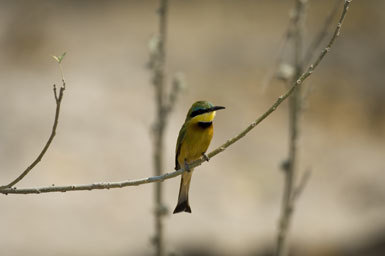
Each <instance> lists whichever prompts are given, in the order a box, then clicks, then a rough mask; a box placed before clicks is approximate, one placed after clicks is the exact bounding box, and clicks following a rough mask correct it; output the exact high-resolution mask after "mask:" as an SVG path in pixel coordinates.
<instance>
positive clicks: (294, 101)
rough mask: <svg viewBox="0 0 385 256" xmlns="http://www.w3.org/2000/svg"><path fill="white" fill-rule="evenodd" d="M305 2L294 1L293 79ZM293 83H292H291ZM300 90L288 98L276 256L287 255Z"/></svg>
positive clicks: (299, 65)
mask: <svg viewBox="0 0 385 256" xmlns="http://www.w3.org/2000/svg"><path fill="white" fill-rule="evenodd" d="M306 4H307V0H296V1H295V7H294V15H293V27H294V28H293V37H292V38H293V40H294V67H295V69H294V70H295V74H294V78H297V77H299V76H300V75H301V73H302V70H303V66H302V63H303V62H302V51H303V23H304V17H305V9H306ZM293 82H295V81H292V83H293ZM301 101H302V97H301V88H298V89H297V90H296V91H295V92H294V93H293V94H292V95H291V96H290V97H289V156H288V159H287V160H286V163H285V164H284V165H283V167H284V168H283V171H284V175H285V180H284V189H283V197H282V213H281V218H280V222H279V230H278V237H277V246H276V255H277V256H285V255H287V254H288V248H287V247H288V246H287V244H288V232H289V228H290V222H291V215H292V212H293V205H292V200H291V197H292V194H293V188H294V186H295V185H294V184H295V177H296V172H297V171H296V170H297V161H298V157H297V155H298V150H297V148H298V136H299V121H300V115H301V105H302V102H301Z"/></svg>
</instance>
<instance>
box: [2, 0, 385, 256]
mask: <svg viewBox="0 0 385 256" xmlns="http://www.w3.org/2000/svg"><path fill="white" fill-rule="evenodd" d="M293 4H294V1H288V0H287V1H284V0H275V1H269V0H259V1H251V0H248V1H246V0H241V1H219V0H218V1H214V0H210V1H207V0H206V1H205V0H199V1H182V0H180V1H176V0H175V1H170V9H169V19H168V20H169V27H168V41H167V70H168V73H167V79H168V81H169V82H168V88H170V87H171V86H170V81H171V78H172V76H173V74H175V72H178V71H182V72H183V73H184V75H185V79H186V81H187V84H188V86H187V88H186V89H185V90H184V91H183V92H182V93H181V94H180V97H179V99H178V102H177V105H176V108H175V110H174V112H173V113H172V114H171V116H170V122H169V124H168V127H167V132H166V148H165V151H166V152H165V155H166V156H167V157H166V159H165V163H166V167H167V168H166V170H167V171H171V170H172V169H173V168H174V150H175V143H176V138H177V134H178V131H179V129H180V127H181V125H182V123H183V122H184V118H185V114H186V113H187V110H188V108H189V107H190V105H191V104H192V103H193V102H194V101H196V100H209V101H211V102H213V103H214V104H217V105H223V106H226V110H225V111H222V112H219V113H218V115H217V118H216V120H215V135H214V138H213V141H212V143H211V147H210V149H214V148H215V147H217V146H219V145H220V144H222V143H223V142H224V141H225V140H226V139H228V138H230V137H232V136H234V135H236V134H237V133H239V132H240V131H241V130H242V129H244V128H245V127H246V126H247V125H248V124H249V123H250V122H252V121H253V120H254V119H255V118H256V117H258V116H259V115H260V114H262V113H263V112H264V111H265V110H266V109H267V108H268V107H269V106H270V105H271V104H272V103H273V101H274V100H275V99H276V97H278V96H279V95H280V94H282V93H283V92H284V91H285V90H286V88H285V86H284V85H283V84H282V83H281V82H279V81H272V83H271V84H270V86H268V87H267V88H263V86H262V84H263V81H264V79H265V78H266V75H267V74H268V73H269V72H271V68H272V66H273V65H274V63H275V60H276V58H277V51H278V49H279V47H280V45H281V43H282V37H283V34H284V33H285V31H286V29H287V26H288V21H289V14H290V10H291V9H292V7H293ZM157 6H158V3H157V1H115V0H113V1H96V0H92V1H90V0H89V1H86V0H82V1H77V0H76V1H75V0H67V1H59V0H57V1H52V0H51V1H48V0H47V1H37V0H36V1H27V0H25V1H22V0H20V1H19V0H12V1H11V0H0V86H1V87H0V88H1V93H0V123H1V129H0V142H1V144H0V163H1V167H0V169H1V171H0V181H1V182H0V184H6V183H8V182H9V181H10V180H12V179H14V178H15V177H16V176H17V175H18V174H19V173H21V171H22V170H24V168H25V167H26V166H27V165H29V164H30V163H31V162H32V161H33V160H34V159H35V157H36V156H37V154H38V153H39V152H40V150H41V148H42V147H43V145H44V143H45V142H46V140H47V138H48V136H49V133H50V131H51V126H52V122H53V117H54V110H55V101H54V97H53V94H52V84H53V83H60V72H59V69H58V66H57V64H56V63H55V61H54V60H53V59H52V58H51V55H60V54H62V53H63V52H64V51H66V52H67V56H66V57H65V59H64V62H63V68H64V73H65V77H66V81H67V90H66V91H65V95H64V99H63V103H62V110H61V117H60V123H59V127H58V130H57V136H56V138H55V140H54V142H53V144H52V146H51V148H50V149H49V151H48V152H47V154H46V155H45V157H44V159H43V161H42V162H41V163H40V164H39V165H38V166H37V167H36V168H35V169H33V171H32V172H31V173H30V174H29V175H28V176H27V177H26V178H25V179H24V180H23V181H22V182H20V183H19V184H18V186H19V187H29V186H43V185H51V184H55V185H65V184H82V183H93V182H98V181H119V180H124V179H134V178H142V177H147V176H152V172H153V170H152V140H151V133H150V127H151V125H152V123H153V121H154V118H155V117H154V113H155V105H154V101H153V99H154V90H153V87H152V85H151V83H150V78H151V76H150V73H149V71H148V70H147V69H146V63H147V61H148V56H149V54H148V47H147V45H148V41H149V39H150V38H151V37H152V35H154V34H155V33H156V32H157V28H158V27H157V26H158V24H157V16H156V14H155V10H156V8H157ZM333 6H334V1H329V0H312V1H310V3H309V8H308V12H307V21H306V23H305V33H306V37H305V39H306V40H307V42H310V40H311V39H312V38H313V37H314V35H316V34H317V33H318V32H319V30H320V29H321V27H322V26H323V23H324V19H325V17H326V16H327V15H328V14H329V13H330V9H331V8H332V7H333ZM341 7H342V6H340V8H341ZM384 9H385V2H384V1H382V0H367V1H353V3H352V6H351V8H350V10H349V13H348V16H347V17H346V20H345V23H344V26H343V31H342V34H341V38H339V39H338V40H337V41H336V43H335V45H334V47H333V49H332V51H331V52H330V54H329V55H327V56H326V58H325V59H324V61H323V62H322V63H321V65H320V66H319V68H317V70H316V72H314V74H313V75H312V76H311V77H310V78H309V79H308V80H307V82H306V84H305V86H311V91H310V95H309V97H308V99H307V103H306V106H305V110H304V115H303V118H302V122H301V138H300V146H299V147H300V149H299V161H300V163H299V170H300V172H301V173H302V172H303V171H305V170H307V169H311V170H312V176H311V179H310V180H309V183H308V184H307V187H306V189H305V191H304V193H303V194H302V195H301V198H300V200H299V201H298V203H297V204H296V208H295V213H294V216H293V223H292V227H291V228H292V229H291V232H290V244H291V247H292V255H311V256H313V255H317V256H319V255H323V256H328V255H333V256H337V255H338V256H340V255H343V256H344V255H357V256H358V255H366V256H367V255H369V256H373V255H385V185H384V184H385V160H384V159H385V139H384V136H385V99H384V95H385V87H384V80H385V73H384V69H385V47H384V45H385V30H384V25H385V16H384V15H383V10H384ZM339 13H340V12H338V15H339ZM335 18H337V17H335ZM334 24H335V23H333V26H332V29H334ZM327 38H329V37H327ZM322 45H325V43H323V44H322ZM318 52H319V49H317V53H318ZM287 123H288V118H287V103H284V104H283V105H281V107H280V108H279V109H278V110H277V111H276V112H275V113H273V115H271V116H270V117H269V118H267V119H266V120H265V121H264V122H262V123H261V125H259V126H258V127H256V128H255V130H253V131H252V132H251V133H250V134H249V135H247V137H245V138H244V139H242V140H241V141H239V142H238V143H236V144H234V145H233V146H231V147H230V148H229V149H228V150H226V151H225V152H223V153H222V154H219V155H218V156H216V157H215V158H213V159H212V160H211V161H210V163H208V164H204V165H202V166H201V167H200V168H199V169H198V170H196V172H195V173H194V177H193V179H192V184H191V190H190V201H191V202H190V203H191V207H192V211H193V213H192V214H191V215H189V214H177V215H168V216H167V217H166V219H165V236H166V237H165V238H166V249H167V251H168V252H169V253H174V255H271V251H272V250H273V247H274V243H275V239H276V233H277V227H278V218H279V216H280V206H281V195H282V189H283V175H282V173H281V171H280V168H279V166H280V164H281V163H282V161H283V160H284V159H285V158H286V156H287V150H288V143H287V141H288V126H287ZM179 182H180V181H179V178H175V179H171V180H168V181H166V182H164V187H165V201H166V203H167V206H168V207H169V209H170V210H172V209H173V208H174V207H175V204H176V200H177V194H178V190H179ZM0 209H1V214H0V226H1V231H0V255H151V254H152V252H153V247H152V245H151V236H152V235H153V234H154V227H153V226H154V223H153V214H152V213H153V185H152V184H147V185H142V186H139V187H127V188H124V189H114V190H105V191H92V192H88V191H87V192H68V193H50V194H42V195H8V196H1V199H0Z"/></svg>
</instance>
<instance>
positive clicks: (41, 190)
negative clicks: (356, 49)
mask: <svg viewBox="0 0 385 256" xmlns="http://www.w3.org/2000/svg"><path fill="white" fill-rule="evenodd" d="M351 1H352V0H345V5H344V9H343V11H342V14H341V17H340V19H339V22H338V25H337V28H336V29H335V31H334V34H333V36H332V38H331V39H330V41H329V43H328V44H327V46H326V48H325V49H324V50H322V51H321V54H320V55H319V56H318V58H317V59H316V61H315V62H314V63H313V64H311V65H310V66H309V67H308V68H307V69H306V71H305V72H304V73H303V74H302V75H301V76H300V77H299V78H298V80H297V81H296V82H295V83H293V85H292V87H291V88H290V89H289V90H288V91H287V92H286V93H285V94H283V95H281V96H280V97H278V99H277V100H276V101H275V102H274V104H273V105H272V106H271V107H270V108H269V109H268V110H267V111H266V112H265V113H263V114H262V115H261V116H259V117H258V118H257V119H256V120H255V121H254V122H252V123H251V124H250V125H249V126H248V127H246V129H244V130H243V131H242V132H240V133H239V134H238V135H237V136H235V137H233V138H231V139H229V140H227V141H226V142H225V143H224V144H223V145H221V146H220V147H218V148H216V149H215V150H213V151H211V152H210V153H209V154H207V156H208V157H209V158H213V157H214V156H216V155H218V154H219V153H221V152H223V151H225V150H226V149H227V148H228V147H230V146H231V145H232V144H234V143H235V142H237V141H238V140H240V139H241V138H243V137H244V136H246V134H248V133H249V132H250V131H251V130H252V129H253V128H255V126H257V125H258V124H259V123H261V122H262V121H263V120H264V119H266V117H268V116H269V115H270V114H271V113H273V112H274V111H275V110H276V109H277V108H278V107H279V105H281V103H282V102H283V101H284V100H286V99H287V97H289V96H290V95H291V94H292V93H293V91H294V90H296V89H297V87H299V86H301V85H302V84H303V82H304V81H305V80H306V79H307V78H308V77H309V76H310V75H311V74H312V73H313V71H314V70H315V69H316V67H317V66H318V65H319V63H321V61H322V60H323V58H324V57H325V55H326V54H327V53H328V52H329V51H330V49H331V47H332V46H333V44H334V41H335V40H336V38H337V37H338V36H339V34H340V31H341V26H342V22H343V21H344V19H345V16H346V13H347V10H348V8H349V6H350V4H351ZM203 162H206V159H204V158H203V157H202V158H200V159H198V160H196V161H194V162H192V163H191V164H189V167H190V168H195V167H197V166H199V165H201V164H202V163H203ZM184 171H185V169H184V168H181V169H179V170H177V171H173V172H168V173H165V174H163V175H159V176H153V177H148V178H143V179H137V180H125V181H121V182H100V183H94V184H85V185H69V186H60V187H56V186H49V187H38V188H19V189H18V188H6V189H1V190H0V193H1V194H40V193H49V192H67V191H81V190H94V189H112V188H122V187H128V186H138V185H141V184H147V183H153V182H161V181H165V180H167V179H171V178H174V177H177V176H179V175H181V174H182V173H183V172H184Z"/></svg>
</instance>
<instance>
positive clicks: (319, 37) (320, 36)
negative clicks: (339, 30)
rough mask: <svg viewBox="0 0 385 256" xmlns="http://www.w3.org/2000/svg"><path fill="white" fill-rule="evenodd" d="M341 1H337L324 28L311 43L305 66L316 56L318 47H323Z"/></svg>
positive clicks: (304, 62) (307, 51)
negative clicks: (322, 44)
mask: <svg viewBox="0 0 385 256" xmlns="http://www.w3.org/2000/svg"><path fill="white" fill-rule="evenodd" d="M340 2H341V0H335V2H334V6H333V8H332V10H331V12H330V13H329V15H328V16H327V17H326V19H325V21H324V23H323V26H322V28H321V30H320V31H319V33H318V34H317V35H316V36H315V37H314V39H313V41H312V42H311V44H310V46H309V47H308V48H307V50H306V53H305V55H304V58H303V64H304V65H306V64H307V63H309V61H311V59H312V58H313V56H314V52H315V51H316V50H317V49H318V47H319V46H320V45H321V43H322V41H323V40H324V39H325V37H326V36H327V35H328V29H329V27H330V25H331V24H332V22H333V18H334V16H336V14H337V11H338V7H339V6H340Z"/></svg>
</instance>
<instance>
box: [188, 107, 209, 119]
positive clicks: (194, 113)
mask: <svg viewBox="0 0 385 256" xmlns="http://www.w3.org/2000/svg"><path fill="white" fill-rule="evenodd" d="M203 113H205V110H204V109H202V108H200V109H196V110H194V111H193V112H191V114H190V117H191V118H192V117H194V116H197V115H200V114H203Z"/></svg>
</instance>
